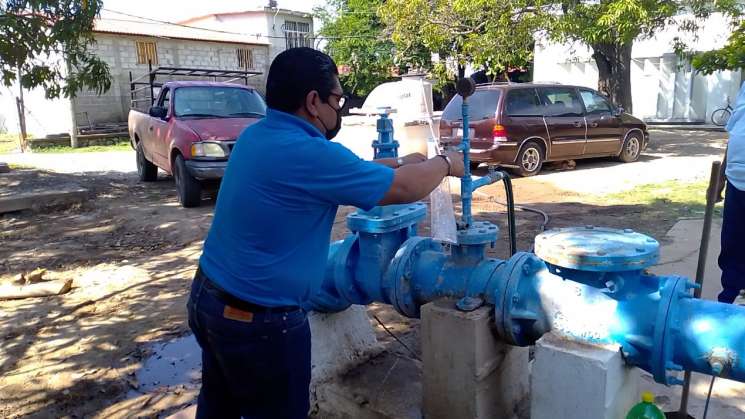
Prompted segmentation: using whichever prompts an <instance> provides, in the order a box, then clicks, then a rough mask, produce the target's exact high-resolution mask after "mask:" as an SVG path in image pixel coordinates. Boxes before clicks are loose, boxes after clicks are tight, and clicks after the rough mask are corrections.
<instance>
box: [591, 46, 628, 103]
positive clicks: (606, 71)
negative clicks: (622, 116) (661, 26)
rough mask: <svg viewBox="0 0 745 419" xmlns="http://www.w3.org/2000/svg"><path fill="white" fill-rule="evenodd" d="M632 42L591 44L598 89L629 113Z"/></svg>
mask: <svg viewBox="0 0 745 419" xmlns="http://www.w3.org/2000/svg"><path fill="white" fill-rule="evenodd" d="M632 46H633V43H631V42H629V43H627V44H622V45H617V44H593V45H592V50H593V54H592V58H594V59H595V63H596V64H597V66H598V90H599V91H600V92H602V93H604V94H606V95H608V97H609V98H610V99H611V101H612V102H613V103H615V104H616V105H618V106H622V107H623V108H624V110H625V111H626V112H629V113H631V111H632V103H631V47H632Z"/></svg>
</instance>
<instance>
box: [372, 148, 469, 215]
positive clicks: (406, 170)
mask: <svg viewBox="0 0 745 419" xmlns="http://www.w3.org/2000/svg"><path fill="white" fill-rule="evenodd" d="M443 157H447V160H446V159H444V158H443ZM403 159H406V161H405V162H404V164H403V165H401V166H400V167H398V168H397V169H396V171H395V175H394V178H393V184H391V187H390V189H388V192H387V193H386V194H385V196H384V197H383V199H382V200H380V202H379V203H378V205H390V204H407V203H409V202H416V201H418V200H420V199H422V198H424V197H426V196H427V195H429V193H430V192H432V191H433V190H434V189H435V188H436V187H437V186H438V185H439V184H440V182H442V179H443V178H444V177H446V176H447V175H448V174H449V175H450V176H463V173H464V172H465V169H464V166H463V154H462V153H459V152H457V151H445V152H444V153H443V154H442V155H441V156H436V157H433V158H431V159H425V158H424V156H423V155H421V154H419V153H415V154H409V155H408V156H406V157H403ZM390 160H395V159H386V163H387V162H388V161H390ZM410 161H417V162H416V163H413V164H412V163H408V162H410ZM376 162H378V163H381V164H385V163H383V161H382V160H376Z"/></svg>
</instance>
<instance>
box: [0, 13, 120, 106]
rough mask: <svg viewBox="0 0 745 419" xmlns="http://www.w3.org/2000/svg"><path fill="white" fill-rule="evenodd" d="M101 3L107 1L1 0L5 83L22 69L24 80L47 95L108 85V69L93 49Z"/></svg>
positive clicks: (0, 76)
mask: <svg viewBox="0 0 745 419" xmlns="http://www.w3.org/2000/svg"><path fill="white" fill-rule="evenodd" d="M102 6H103V1H102V0H6V1H0V80H2V83H3V84H4V85H6V86H10V85H11V84H12V83H13V82H14V81H15V80H16V78H17V74H18V69H19V68H20V73H21V75H22V76H21V85H22V86H23V87H24V88H28V89H31V88H34V87H41V88H43V89H44V90H45V92H46V96H47V97H48V98H56V97H60V96H62V95H64V96H67V97H71V96H74V95H75V93H76V92H78V91H80V90H82V89H84V88H87V89H91V90H94V91H97V92H99V93H102V92H104V91H106V90H108V89H109V87H110V86H111V76H110V74H109V68H108V66H107V65H106V63H104V62H103V61H101V60H100V59H99V58H97V57H96V56H94V55H93V54H91V52H90V51H89V47H90V46H91V45H92V44H93V42H94V40H93V36H92V34H91V32H92V30H93V20H94V19H95V17H96V16H97V15H98V13H99V11H100V10H101V7H102ZM63 57H64V60H63V59H62V58H63ZM65 60H66V62H67V63H68V64H69V71H68V68H67V65H66V64H65Z"/></svg>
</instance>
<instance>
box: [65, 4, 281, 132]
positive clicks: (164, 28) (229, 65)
mask: <svg viewBox="0 0 745 419" xmlns="http://www.w3.org/2000/svg"><path fill="white" fill-rule="evenodd" d="M95 38H96V44H95V45H94V47H93V49H92V52H93V53H94V54H96V55H97V56H98V57H100V58H101V59H103V60H104V61H105V62H106V63H107V64H108V65H109V68H110V71H111V76H112V85H111V89H110V90H109V91H108V92H106V93H104V94H103V95H101V96H99V95H97V94H96V93H95V92H80V93H79V95H78V97H77V98H75V99H74V101H73V103H74V108H75V113H76V118H77V120H78V123H79V124H80V125H88V124H101V123H107V122H122V121H126V120H127V114H128V113H129V108H130V85H129V81H130V79H129V75H130V73H131V74H132V76H133V77H135V78H136V77H139V76H141V75H143V74H146V73H147V72H148V68H149V64H148V63H152V66H153V68H155V67H158V66H164V67H189V68H204V69H220V70H252V71H260V72H261V73H263V74H262V75H259V76H253V77H251V78H249V85H251V86H253V87H255V88H256V89H257V90H259V91H260V92H262V94H263V92H264V86H265V77H266V72H267V70H268V64H269V63H268V56H269V43H268V42H267V41H266V40H261V39H260V38H259V37H255V38H254V39H251V37H248V36H244V35H235V34H229V33H223V32H217V31H211V30H203V29H195V28H188V27H185V26H178V25H166V24H162V23H158V22H150V21H138V20H133V19H129V18H128V19H99V20H97V21H96V28H95Z"/></svg>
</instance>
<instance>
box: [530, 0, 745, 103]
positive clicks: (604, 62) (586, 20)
mask: <svg viewBox="0 0 745 419" xmlns="http://www.w3.org/2000/svg"><path fill="white" fill-rule="evenodd" d="M560 6H561V13H556V14H552V15H551V16H549V17H548V19H547V20H546V23H547V24H546V26H545V28H546V30H547V32H548V34H549V36H550V37H551V38H552V39H553V40H556V41H560V42H565V41H579V42H581V43H584V44H585V45H587V46H589V47H590V48H591V49H592V52H593V54H592V57H593V59H594V60H595V63H596V64H597V67H598V73H599V82H598V89H599V90H600V91H602V92H604V93H606V94H607V95H608V96H609V97H610V98H611V99H612V100H613V101H614V102H616V103H618V104H620V105H621V106H623V107H624V108H626V109H627V110H629V111H630V110H631V49H632V47H633V44H634V41H635V40H638V39H644V38H649V37H652V36H654V35H655V34H656V33H657V32H658V31H659V30H661V29H663V28H664V27H666V26H667V25H670V24H673V23H676V21H675V18H676V16H677V24H678V25H679V29H680V31H681V33H683V32H689V33H692V32H695V31H696V30H698V29H699V25H700V22H701V20H702V19H703V18H706V17H708V16H709V15H710V14H711V13H713V12H715V11H720V12H723V13H726V14H730V15H735V14H737V13H738V10H739V6H738V3H737V1H736V0H716V1H710V0H683V1H680V0H654V1H652V0H599V1H591V2H590V1H588V2H583V1H578V0H562V2H561V4H560ZM684 12H685V13H688V16H689V17H688V18H685V19H683V18H681V17H680V15H681V13H684ZM679 42H680V41H679Z"/></svg>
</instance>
